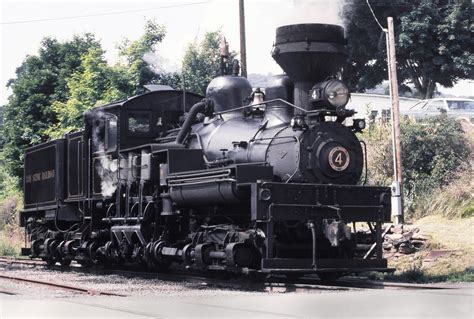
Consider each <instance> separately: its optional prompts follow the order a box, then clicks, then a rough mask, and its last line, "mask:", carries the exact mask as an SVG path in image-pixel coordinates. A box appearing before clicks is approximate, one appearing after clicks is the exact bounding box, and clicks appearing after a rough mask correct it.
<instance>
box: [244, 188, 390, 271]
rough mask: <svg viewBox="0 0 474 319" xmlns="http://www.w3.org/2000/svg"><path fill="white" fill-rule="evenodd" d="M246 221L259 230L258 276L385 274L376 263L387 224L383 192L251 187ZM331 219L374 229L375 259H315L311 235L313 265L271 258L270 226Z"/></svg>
mask: <svg viewBox="0 0 474 319" xmlns="http://www.w3.org/2000/svg"><path fill="white" fill-rule="evenodd" d="M251 213H252V220H253V221H254V222H257V223H259V224H263V228H264V229H263V230H264V232H265V234H266V252H265V255H264V256H263V259H262V271H264V272H360V271H369V270H374V271H389V269H387V260H386V259H383V258H382V231H381V229H382V223H383V222H388V221H390V189H389V188H388V187H374V186H353V185H350V186H349V185H325V184H324V185H323V184H287V183H274V182H259V183H255V184H252V199H251ZM322 219H337V220H343V221H344V222H346V223H350V222H369V223H375V224H376V243H375V244H376V258H372V259H364V258H362V259H360V258H355V259H321V258H319V259H318V258H316V248H315V247H316V246H315V237H314V235H313V259H298V258H276V257H275V256H274V255H273V248H274V245H275V240H274V225H275V222H278V221H295V220H297V221H301V222H310V221H313V220H322Z"/></svg>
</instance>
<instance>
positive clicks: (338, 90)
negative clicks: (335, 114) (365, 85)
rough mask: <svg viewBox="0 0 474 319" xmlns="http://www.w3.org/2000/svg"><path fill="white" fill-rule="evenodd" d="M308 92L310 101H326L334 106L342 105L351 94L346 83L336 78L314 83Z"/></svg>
mask: <svg viewBox="0 0 474 319" xmlns="http://www.w3.org/2000/svg"><path fill="white" fill-rule="evenodd" d="M309 94H310V101H311V102H320V101H326V102H327V103H329V104H330V105H331V106H333V107H336V108H338V107H344V106H345V105H346V104H347V103H348V102H349V98H350V96H351V95H350V93H349V88H348V87H347V85H345V84H344V83H343V82H342V81H339V80H337V79H331V80H328V81H325V82H321V83H318V84H316V85H315V86H313V89H312V90H310V91H309Z"/></svg>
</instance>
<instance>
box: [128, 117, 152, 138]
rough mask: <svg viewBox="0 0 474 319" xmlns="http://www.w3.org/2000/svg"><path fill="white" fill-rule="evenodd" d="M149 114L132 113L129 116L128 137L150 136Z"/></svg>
mask: <svg viewBox="0 0 474 319" xmlns="http://www.w3.org/2000/svg"><path fill="white" fill-rule="evenodd" d="M150 115H151V114H150V113H149V112H132V113H129V115H128V122H127V124H128V128H127V131H128V135H132V136H133V135H148V134H149V133H150V122H151V120H150V118H151V116H150Z"/></svg>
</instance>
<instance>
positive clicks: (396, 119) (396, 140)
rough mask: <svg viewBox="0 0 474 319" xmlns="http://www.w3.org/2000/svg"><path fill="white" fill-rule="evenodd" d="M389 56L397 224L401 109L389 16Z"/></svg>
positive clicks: (399, 218)
mask: <svg viewBox="0 0 474 319" xmlns="http://www.w3.org/2000/svg"><path fill="white" fill-rule="evenodd" d="M387 25H388V30H387V33H388V34H387V57H388V80H389V85H390V102H391V104H392V149H393V178H394V182H393V183H392V216H393V217H394V219H395V220H394V221H395V223H396V224H403V201H402V194H403V176H402V156H401V151H402V149H401V140H400V110H399V102H398V80H397V65H396V62H397V61H396V59H397V58H396V56H395V33H394V30H393V18H392V17H388V18H387Z"/></svg>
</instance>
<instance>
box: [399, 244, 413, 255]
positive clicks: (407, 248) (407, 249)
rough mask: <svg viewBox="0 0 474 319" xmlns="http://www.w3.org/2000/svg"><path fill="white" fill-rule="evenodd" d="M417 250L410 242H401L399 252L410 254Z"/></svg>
mask: <svg viewBox="0 0 474 319" xmlns="http://www.w3.org/2000/svg"><path fill="white" fill-rule="evenodd" d="M415 251H416V249H415V247H413V245H412V244H411V243H410V242H405V243H401V244H400V246H399V247H398V252H399V253H400V254H405V255H408V254H411V253H413V252H415Z"/></svg>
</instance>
